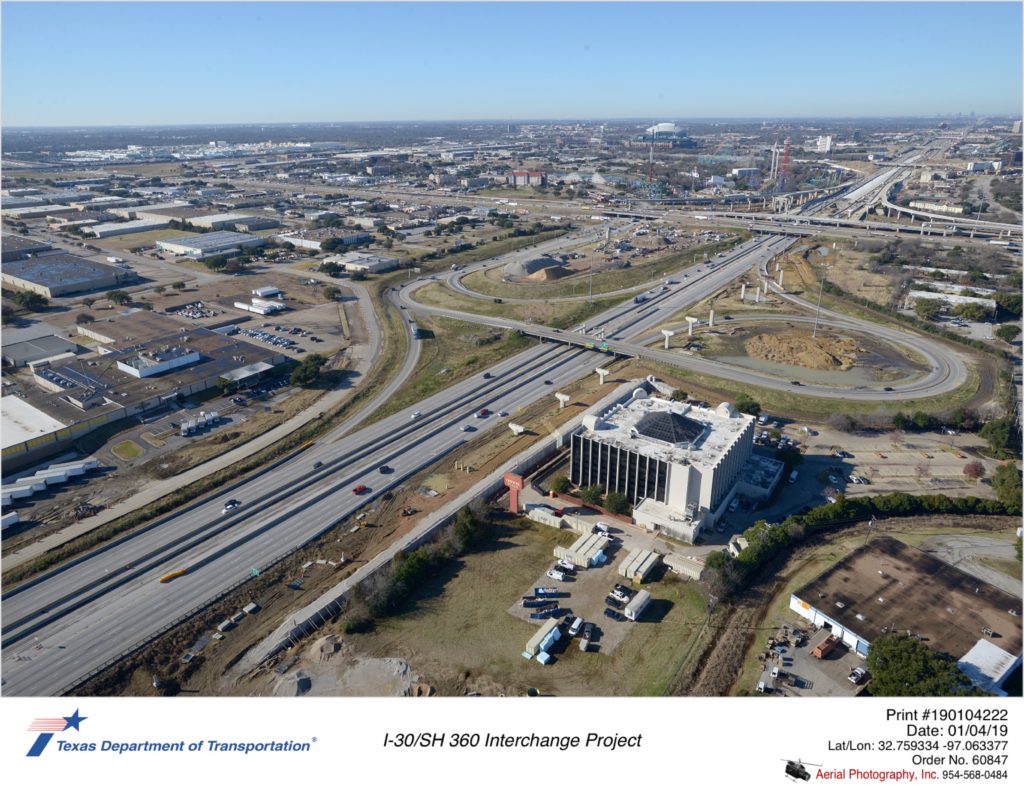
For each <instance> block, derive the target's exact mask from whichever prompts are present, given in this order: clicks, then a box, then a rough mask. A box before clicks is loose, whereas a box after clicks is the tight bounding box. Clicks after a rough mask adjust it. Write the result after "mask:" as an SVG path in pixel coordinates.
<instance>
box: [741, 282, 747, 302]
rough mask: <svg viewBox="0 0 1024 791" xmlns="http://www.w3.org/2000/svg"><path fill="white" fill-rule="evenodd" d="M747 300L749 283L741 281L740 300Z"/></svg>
mask: <svg viewBox="0 0 1024 791" xmlns="http://www.w3.org/2000/svg"><path fill="white" fill-rule="evenodd" d="M746 301H747V284H746V283H740V302H746Z"/></svg>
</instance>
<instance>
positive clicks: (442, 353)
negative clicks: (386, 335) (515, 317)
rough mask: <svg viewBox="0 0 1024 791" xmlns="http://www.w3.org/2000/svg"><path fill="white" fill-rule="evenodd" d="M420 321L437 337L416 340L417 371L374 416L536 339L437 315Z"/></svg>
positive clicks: (394, 409) (411, 401)
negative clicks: (417, 349) (418, 350)
mask: <svg viewBox="0 0 1024 791" xmlns="http://www.w3.org/2000/svg"><path fill="white" fill-rule="evenodd" d="M417 325H418V326H419V327H420V328H421V329H427V330H430V331H432V332H433V333H434V337H433V338H427V339H424V340H422V341H417V342H418V343H420V344H421V352H420V359H419V362H418V363H417V365H416V369H415V371H413V374H412V376H411V377H410V379H409V381H407V382H406V383H405V385H404V386H403V387H402V389H401V390H400V391H399V392H398V393H396V394H395V397H394V398H392V399H390V400H389V401H388V403H387V404H386V405H384V406H383V407H381V409H380V410H379V411H378V412H376V413H374V417H375V419H378V420H379V419H381V418H383V417H386V416H387V415H390V414H393V413H395V412H398V411H400V410H402V409H405V408H406V407H407V406H409V405H410V404H414V403H416V402H417V401H420V400H421V399H424V398H426V397H427V396H430V395H433V394H434V393H437V392H440V391H441V390H443V389H444V388H446V387H450V386H451V385H453V384H455V383H456V382H458V381H460V380H462V379H465V378H466V377H468V376H472V375H474V374H476V373H478V372H480V371H483V370H484V369H486V368H489V367H490V366H492V365H494V364H496V363H498V362H501V361H502V360H504V359H506V358H508V357H511V356H512V355H514V354H516V353H517V352H520V351H522V350H523V349H526V348H528V347H529V346H531V345H532V344H533V343H535V341H534V340H533V339H532V338H528V337H526V336H524V335H519V334H518V333H513V332H507V331H506V332H502V331H497V330H494V329H492V328H490V327H481V326H479V325H477V324H468V323H466V322H464V321H455V320H453V319H445V318H441V317H437V316H431V317H425V318H421V319H418V320H417Z"/></svg>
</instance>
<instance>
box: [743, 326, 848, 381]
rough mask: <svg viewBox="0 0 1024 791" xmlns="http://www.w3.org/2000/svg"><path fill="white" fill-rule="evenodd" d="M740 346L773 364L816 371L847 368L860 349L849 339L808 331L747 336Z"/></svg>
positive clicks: (754, 355) (759, 358)
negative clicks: (812, 334)
mask: <svg viewBox="0 0 1024 791" xmlns="http://www.w3.org/2000/svg"><path fill="white" fill-rule="evenodd" d="M743 348H744V349H746V352H747V354H748V355H749V356H750V357H753V358H756V359H758V360H768V361H769V362H773V363H785V364H786V365H798V366H800V367H801V368H812V369H814V370H816V371H836V370H838V371H847V370H849V369H850V368H852V367H853V366H854V364H855V363H856V362H857V355H858V354H860V353H863V352H864V349H862V348H860V347H859V346H858V345H857V342H856V341H855V340H853V339H852V338H835V337H829V336H824V335H822V336H819V337H817V338H812V337H811V336H810V334H809V333H802V332H784V333H779V334H778V335H773V334H770V333H762V334H760V335H754V336H753V337H751V338H750V339H748V340H747V341H746V342H745V343H744V344H743Z"/></svg>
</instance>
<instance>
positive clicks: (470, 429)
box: [462, 423, 476, 431]
mask: <svg viewBox="0 0 1024 791" xmlns="http://www.w3.org/2000/svg"><path fill="white" fill-rule="evenodd" d="M462 430H463V431H476V429H475V428H473V427H472V426H471V425H469V423H467V424H466V425H464V426H463V427H462Z"/></svg>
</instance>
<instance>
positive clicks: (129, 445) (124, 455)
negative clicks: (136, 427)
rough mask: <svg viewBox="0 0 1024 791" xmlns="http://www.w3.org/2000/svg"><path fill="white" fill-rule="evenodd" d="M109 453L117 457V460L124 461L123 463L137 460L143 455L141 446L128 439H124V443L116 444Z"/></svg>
mask: <svg viewBox="0 0 1024 791" xmlns="http://www.w3.org/2000/svg"><path fill="white" fill-rule="evenodd" d="M110 452H111V453H113V454H114V455H115V456H117V458H119V459H124V460H125V461H131V460H132V459H137V458H138V457H139V456H141V455H142V454H143V453H145V451H144V450H143V448H142V446H141V445H139V444H138V443H136V442H134V441H132V440H130V439H126V440H125V441H124V442H119V443H117V444H116V445H115V446H114V447H112V448H111V449H110Z"/></svg>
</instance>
